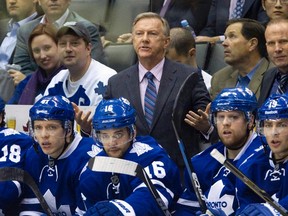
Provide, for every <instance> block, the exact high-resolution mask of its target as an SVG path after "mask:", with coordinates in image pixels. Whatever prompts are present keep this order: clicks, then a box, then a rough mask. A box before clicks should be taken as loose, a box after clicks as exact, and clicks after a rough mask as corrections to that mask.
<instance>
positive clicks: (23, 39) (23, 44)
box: [13, 11, 105, 74]
mask: <svg viewBox="0 0 288 216" xmlns="http://www.w3.org/2000/svg"><path fill="white" fill-rule="evenodd" d="M41 19H42V16H41V17H38V18H37V19H35V20H33V21H31V22H29V23H26V24H25V25H23V26H21V27H20V28H19V29H18V32H17V44H16V50H15V55H14V60H13V63H15V64H19V65H21V67H22V70H21V72H22V73H24V74H29V73H32V72H34V71H35V70H36V68H37V65H36V63H35V62H34V60H33V58H32V56H30V54H29V49H28V39H29V35H30V33H31V32H32V31H33V29H34V28H35V27H36V26H37V25H38V24H39V23H40V21H41ZM70 21H84V25H85V26H86V27H87V29H88V31H89V33H90V36H91V39H92V41H91V43H92V52H91V56H92V58H94V59H95V60H98V61H100V62H104V63H105V57H104V52H103V47H102V43H101V39H100V36H99V31H98V28H97V26H96V25H95V24H93V23H91V22H90V21H88V20H86V19H84V18H83V17H81V16H79V15H78V14H77V13H75V12H71V11H70V13H69V15H68V17H67V19H66V22H70Z"/></svg>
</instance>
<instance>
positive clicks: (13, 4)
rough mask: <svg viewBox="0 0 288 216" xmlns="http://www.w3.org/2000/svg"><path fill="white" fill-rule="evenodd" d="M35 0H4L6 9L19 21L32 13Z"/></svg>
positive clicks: (34, 9)
mask: <svg viewBox="0 0 288 216" xmlns="http://www.w3.org/2000/svg"><path fill="white" fill-rule="evenodd" d="M36 2H37V0H6V6H7V11H8V13H9V15H10V16H11V17H12V18H13V19H14V20H15V21H20V20H22V19H25V18H27V17H29V16H30V15H32V14H33V13H34V12H35V11H36V8H35V4H36Z"/></svg>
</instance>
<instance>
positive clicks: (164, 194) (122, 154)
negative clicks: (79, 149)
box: [80, 98, 182, 216]
mask: <svg viewBox="0 0 288 216" xmlns="http://www.w3.org/2000/svg"><path fill="white" fill-rule="evenodd" d="M135 120H136V112H135V109H134V108H133V107H132V106H131V105H130V103H129V101H128V100H127V99H124V98H119V99H111V100H102V101H101V102H100V104H99V105H98V106H97V108H96V110H95V114H94V117H93V136H94V138H95V139H96V140H98V141H99V142H100V143H102V145H103V148H104V149H103V150H102V151H101V152H100V153H99V154H98V155H97V156H106V157H115V158H122V159H126V160H130V161H134V162H136V163H138V164H140V165H141V166H142V167H144V168H145V171H146V172H147V174H148V176H149V177H150V178H151V180H152V182H153V184H154V186H155V187H156V188H157V191H158V192H159V193H160V196H161V198H162V199H163V201H164V202H165V204H166V205H167V206H169V208H170V209H171V208H172V206H173V203H174V202H173V201H175V199H177V198H178V197H179V195H180V194H181V192H182V188H181V185H180V175H179V170H178V168H177V166H176V164H175V163H174V162H173V161H172V160H171V159H170V157H169V156H168V155H167V153H166V152H165V150H164V149H163V148H161V146H159V145H158V143H157V142H156V141H155V140H154V139H153V138H152V137H151V136H143V137H142V136H136V130H135V125H134V124H135ZM80 182H81V186H80V188H81V192H82V193H83V195H84V196H85V198H86V206H87V209H88V208H90V209H89V210H88V211H87V212H86V214H84V215H85V216H97V215H99V216H100V215H103V216H108V215H118V216H121V215H125V216H126V215H131V216H132V215H137V216H142V215H143V216H149V215H151V216H152V215H153V216H155V215H162V214H163V213H162V212H161V210H160V208H158V206H157V203H156V200H155V199H153V196H152V194H151V193H150V191H149V190H148V188H147V187H145V185H144V183H143V182H142V181H141V180H140V179H138V178H137V177H133V176H128V175H124V174H115V173H107V172H106V173H104V172H93V171H92V170H90V169H89V168H87V169H86V170H85V171H84V172H83V174H82V175H81V178H80Z"/></svg>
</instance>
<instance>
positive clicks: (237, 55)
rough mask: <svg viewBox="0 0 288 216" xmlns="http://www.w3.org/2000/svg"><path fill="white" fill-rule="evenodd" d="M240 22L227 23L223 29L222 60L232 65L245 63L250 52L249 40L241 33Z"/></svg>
mask: <svg viewBox="0 0 288 216" xmlns="http://www.w3.org/2000/svg"><path fill="white" fill-rule="evenodd" d="M241 29H242V23H234V24H231V25H229V26H228V27H227V28H226V31H225V40H224V41H223V43H222V45H223V47H224V60H225V62H226V63H227V64H229V65H231V66H234V65H237V64H241V63H242V64H243V63H245V61H246V59H247V57H248V55H249V53H250V51H249V50H250V44H251V43H250V40H246V39H245V38H244V37H243V35H242V33H241Z"/></svg>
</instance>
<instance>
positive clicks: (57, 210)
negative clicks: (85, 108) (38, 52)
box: [21, 95, 98, 216]
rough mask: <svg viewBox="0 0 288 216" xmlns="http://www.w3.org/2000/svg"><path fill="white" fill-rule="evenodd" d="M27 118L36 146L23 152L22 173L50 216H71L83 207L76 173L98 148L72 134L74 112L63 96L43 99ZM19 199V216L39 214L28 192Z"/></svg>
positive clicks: (86, 139) (40, 211) (92, 141)
mask: <svg viewBox="0 0 288 216" xmlns="http://www.w3.org/2000/svg"><path fill="white" fill-rule="evenodd" d="M29 116H30V121H31V131H32V135H33V136H34V139H35V141H36V144H35V145H34V148H30V149H29V150H28V151H27V156H26V160H25V169H26V170H27V171H28V172H29V173H30V175H31V176H32V177H33V178H34V180H35V181H36V183H37V184H38V187H39V189H40V191H41V193H42V194H43V196H44V198H45V200H46V201H47V203H48V205H49V206H50V208H51V210H52V212H53V214H54V215H67V216H68V215H73V214H75V211H76V209H77V207H78V206H80V207H81V206H82V205H83V202H82V198H81V194H80V193H78V189H79V188H78V186H79V176H80V173H81V171H82V169H83V167H84V166H85V164H86V163H87V162H88V160H89V159H90V158H91V157H93V156H95V155H96V153H97V151H98V148H97V146H96V145H95V144H94V143H95V142H94V140H93V139H92V138H82V137H81V136H80V135H79V134H77V133H76V132H74V129H73V128H74V110H73V107H72V104H71V102H70V101H69V100H68V99H67V98H65V97H63V96H59V95H57V96H44V97H43V98H41V99H40V100H39V101H38V102H36V103H35V104H34V106H33V107H32V108H31V109H30V111H29ZM25 189H26V188H25ZM23 196H24V199H23V200H22V202H21V204H22V205H21V210H22V211H21V215H39V214H41V213H43V210H42V209H41V206H40V205H39V201H37V202H36V198H35V196H34V194H33V193H32V192H31V191H30V190H29V189H26V190H25V191H24V194H23Z"/></svg>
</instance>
